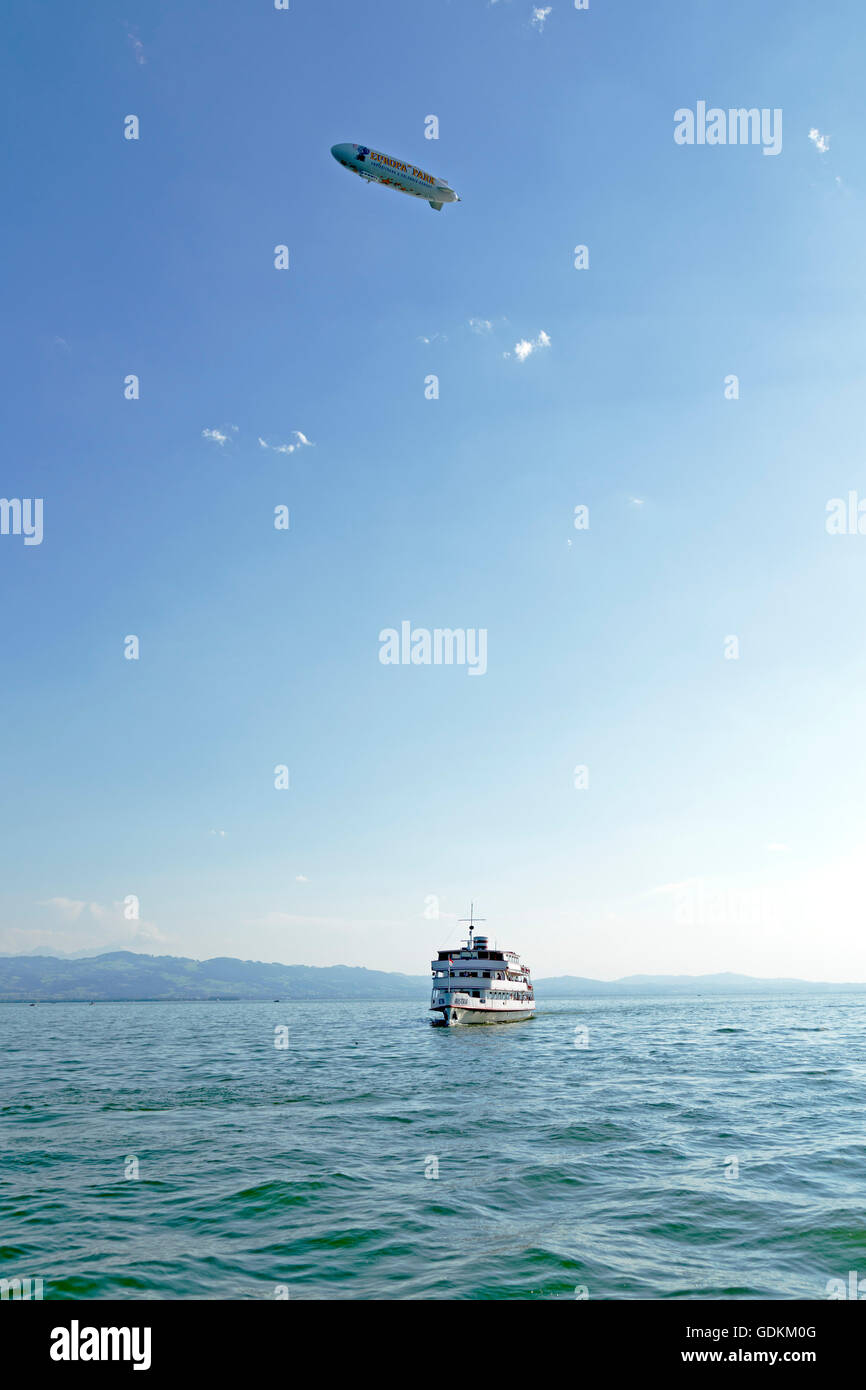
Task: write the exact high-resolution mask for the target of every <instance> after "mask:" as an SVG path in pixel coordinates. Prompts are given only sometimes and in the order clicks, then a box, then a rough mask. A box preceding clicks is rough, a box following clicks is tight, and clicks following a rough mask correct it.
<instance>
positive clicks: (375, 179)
mask: <svg viewBox="0 0 866 1390" xmlns="http://www.w3.org/2000/svg"><path fill="white" fill-rule="evenodd" d="M331 154H332V155H333V156H334V158H335V159H336V161H337V163H338V164H342V166H343V168H344V169H349V170H350V171H351V173H353V174H358V175H360V177H361V178H362V179H367V180H368V182H370V183H383V184H385V185H386V187H388V188H396V189H397V191H398V193H408V194H409V195H410V197H412V198H423V199H424V200H425V202H428V203H429V204H430V206H431V208H435V209H436V211H437V212H441V211H442V207H443V205H444V204H445V203H459V202H460V198H459V197H458V196H457V194H456V193H455V192H454V189H453V188H451V187H450V186H449V185H448V184H447V183H446V182H445V180H444V179H439V178H437V177H436V175H435V174H428V173H427V172H426V170H424V169H419V168H418V167H417V166H416V165H414V164H408V163H406V161H405V160H402V159H392V158H391V156H390V155H387V154H382V153H381V152H380V151H379V150H374V149H371V147H370V146H369V145H332V146H331Z"/></svg>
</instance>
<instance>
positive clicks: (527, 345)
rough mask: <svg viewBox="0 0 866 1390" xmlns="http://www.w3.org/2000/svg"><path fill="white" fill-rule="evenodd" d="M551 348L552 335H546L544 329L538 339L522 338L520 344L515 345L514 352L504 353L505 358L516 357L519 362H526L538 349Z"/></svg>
mask: <svg viewBox="0 0 866 1390" xmlns="http://www.w3.org/2000/svg"><path fill="white" fill-rule="evenodd" d="M545 347H550V335H549V334H547V333H545V331H544V329H543V328H542V330H541V332H540V333H539V335H538V337H537V338H521V339H520V342H519V343H515V344H514V352H513V353H511V352H504V353H503V354H502V356H503V357H512V356H514V357H516V358H517V360H518V362H525V361H526V359H527V357H530V356H531V355H532V353H533V352H535V351H536V350H537V349H538V348H545Z"/></svg>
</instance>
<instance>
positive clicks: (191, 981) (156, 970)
mask: <svg viewBox="0 0 866 1390" xmlns="http://www.w3.org/2000/svg"><path fill="white" fill-rule="evenodd" d="M429 989H430V979H429V977H428V976H426V975H396V974H391V973H389V972H386V971H384V970H365V969H363V968H362V967H360V966H349V965H329V966H314V965H278V964H275V963H271V964H268V963H266V962H264V961H252V960H235V959H234V958H233V957H231V956H217V957H216V958H215V959H213V960H189V959H187V958H186V957H184V956H145V955H139V954H137V953H136V952H133V951H110V952H108V953H107V954H104V955H97V956H88V957H71V956H64V957H59V956H47V955H43V954H37V955H32V956H0V1002H2V1003H13V1002H15V1001H18V1002H28V1003H29V1002H33V1001H35V1002H44V1003H48V1002H58V1003H60V1002H70V1001H73V1002H74V1001H76V1000H78V1001H85V1002H89V1001H90V1000H91V999H94V1000H100V1001H106V1000H132V999H145V1000H184V999H190V1000H192V999H199V1000H201V999H225V1000H229V999H281V1000H297V1001H300V1000H320V1001H324V1000H329V999H330V1000H353V999H357V1000H366V1001H375V1000H377V999H379V1000H401V999H406V1000H422V999H424V998H425V997H426V995H427V993H428V991H429ZM816 990H820V991H823V992H827V993H829V992H839V991H846V992H857V991H864V990H866V984H847V985H834V984H823V983H821V984H817V983H814V982H810V981H808V980H787V979H775V980H761V979H756V978H754V977H752V976H750V975H627V976H625V977H624V978H623V979H621V980H588V979H584V978H583V977H582V976H579V975H558V976H556V977H555V978H552V979H547V980H536V982H535V992H536V995H537V997H538V999H539V1000H544V999H575V998H581V997H583V996H586V995H634V994H691V995H700V994H734V993H735V994H758V993H767V992H773V993H783V992H797V993H800V992H804V991H813V992H814V991H816Z"/></svg>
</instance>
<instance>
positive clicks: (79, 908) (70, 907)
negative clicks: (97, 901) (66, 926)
mask: <svg viewBox="0 0 866 1390" xmlns="http://www.w3.org/2000/svg"><path fill="white" fill-rule="evenodd" d="M38 906H39V907H53V908H54V909H55V910H56V911H57V912H58V913H59V914H60V916H61V917H62V918H63V920H64V921H65V922H74V921H75V920H76V919H77V918H78V917H80V916H81V914H82V912H83V911H84V909H85V908H86V906H87V903H80V902H76V901H75V899H74V898H45V899H43V901H42V902H40V903H39V904H38Z"/></svg>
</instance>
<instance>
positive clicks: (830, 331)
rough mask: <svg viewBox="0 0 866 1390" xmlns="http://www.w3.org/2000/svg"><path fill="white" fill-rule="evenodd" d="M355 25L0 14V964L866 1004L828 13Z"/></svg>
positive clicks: (843, 241) (851, 270) (858, 26)
mask: <svg viewBox="0 0 866 1390" xmlns="http://www.w3.org/2000/svg"><path fill="white" fill-rule="evenodd" d="M373 11H374V14H373V12H371V11H368V9H367V7H361V8H360V9H358V10H357V11H353V15H354V21H355V22H353V23H351V24H347V23H346V22H345V20H346V7H345V5H336V4H334V3H328V0H319V2H318V3H315V4H314V3H312V0H310V3H302V0H298V3H295V0H293V3H292V6H291V9H290V10H289V11H288V12H285V13H276V12H275V11H274V8H273V7H272V6H271V7H268V6H265V5H261V6H257V5H250V6H246V5H244V6H238V5H237V4H236V3H233V2H232V3H229V0H207V3H205V2H204V0H200V2H198V3H194V2H192V0H186V2H185V3H184V4H183V5H181V6H178V5H177V4H175V3H168V0H166V3H151V4H148V5H147V6H138V5H131V6H129V7H127V9H126V10H124V11H122V12H121V10H119V9H118V7H117V6H116V5H114V4H108V3H104V2H103V3H92V4H89V5H88V6H87V7H86V9H84V10H83V11H81V12H78V13H76V15H75V30H76V44H75V45H74V47H73V48H71V47H70V44H69V42H68V33H67V27H68V26H67V23H66V22H65V18H66V17H65V16H61V15H60V14H59V12H58V9H57V7H56V6H55V5H51V4H48V3H35V4H33V5H31V6H29V7H27V10H26V15H27V22H26V23H24V22H21V23H19V24H12V25H11V26H10V31H9V32H8V33H7V42H6V44H5V45H4V48H5V52H4V55H3V58H2V65H3V79H4V80H3V90H4V101H5V104H6V108H7V120H9V121H10V122H11V124H12V126H13V128H14V130H15V139H14V141H13V145H12V149H11V151H10V154H9V164H8V168H7V176H6V184H7V194H8V204H9V207H8V214H7V227H6V230H5V233H4V250H5V260H6V263H7V266H10V267H11V268H12V270H13V275H12V285H11V292H10V293H9V294H7V305H6V316H5V332H4V348H3V366H2V370H3V378H4V385H5V388H6V389H5V392H4V396H5V400H6V404H5V406H4V435H5V437H4V446H5V447H4V455H5V464H4V473H3V481H2V491H3V494H4V496H5V497H6V498H7V499H13V498H18V499H36V498H39V499H41V500H42V512H41V535H39V536H37V534H36V532H35V530H33V531H32V533H31V534H30V535H29V536H28V535H27V534H26V527H25V529H24V531H19V533H18V534H15V527H14V524H12V523H13V522H14V512H12V511H10V512H9V513H8V515H6V514H4V516H5V519H4V528H3V529H4V534H3V535H2V536H0V576H2V584H3V592H4V638H5V640H4V662H3V667H4V671H3V682H2V695H0V699H2V711H3V727H4V732H5V739H4V768H3V792H4V794H3V802H2V811H0V838H2V842H3V846H4V854H3V859H4V871H3V877H2V892H0V907H2V929H0V951H3V952H6V953H14V954H18V953H26V952H30V951H32V950H34V949H41V950H50V951H56V952H57V953H58V954H59V953H70V952H77V951H84V950H97V949H103V950H112V949H131V950H135V951H144V952H152V953H156V954H165V955H186V956H192V957H196V958H205V957H211V956H217V955H233V956H240V957H243V958H245V959H257V960H265V961H280V962H284V963H303V964H307V965H332V964H337V963H345V964H348V965H363V966H367V967H369V968H371V969H377V970H397V971H404V972H406V973H409V974H412V975H421V974H424V973H425V972H426V970H427V967H428V963H429V960H430V957H431V953H433V952H434V951H435V950H437V949H438V948H440V947H444V946H446V945H451V944H454V943H456V942H457V940H458V938H459V936H460V935H461V933H462V930H463V929H462V928H461V927H460V926H459V925H458V920H457V919H459V918H462V917H465V916H466V911H467V909H468V906H469V901H470V899H475V901H476V904H477V911H478V913H479V914H480V915H481V916H482V917H484V918H485V919H486V925H487V929H488V930H489V932H490V934H491V936H493V937H495V938H497V939H499V940H502V941H506V942H509V941H519V943H520V949H521V951H522V952H523V953H524V954H525V956H526V958H527V959H528V960H529V961H530V962H531V965H532V969H533V972H534V974H535V975H536V977H538V976H550V975H557V974H562V973H570V974H576V975H581V976H593V977H597V978H600V979H613V978H615V977H618V976H621V975H627V974H632V973H636V972H646V973H652V974H668V973H675V974H679V973H688V974H697V973H702V972H714V971H729V970H730V971H740V972H744V973H748V974H752V975H761V976H782V975H784V976H798V977H801V978H806V979H812V980H835V981H856V980H866V946H864V938H863V932H862V863H863V857H864V848H866V803H864V799H863V796H862V787H863V781H864V773H866V745H864V741H863V737H862V716H863V708H864V702H863V695H862V691H863V689H864V679H866V661H864V643H863V639H862V588H863V577H864V565H866V539H864V537H863V535H862V534H860V525H859V520H858V519H859V517H860V512H859V507H860V505H861V504H860V502H859V494H858V489H859V490H860V492H862V494H863V496H864V498H866V480H864V468H863V449H864V438H863V436H864V423H863V387H864V382H863V378H864V366H866V363H864V354H866V347H864V341H866V340H864V333H863V326H864V325H863V308H862V305H863V290H864V279H866V276H864V266H863V213H864V190H866V163H864V143H863V139H862V132H863V128H864V117H866V110H864V107H866V89H864V86H863V83H862V80H861V78H862V73H861V68H862V50H863V45H862V40H863V38H864V30H866V12H864V9H863V6H862V4H859V3H855V2H854V0H851V3H848V4H845V3H842V4H834V5H832V6H830V7H829V10H828V9H827V8H826V7H822V6H818V5H815V4H814V3H812V2H811V0H809V2H808V3H806V0H793V3H786V4H784V5H781V4H779V5H776V4H766V5H763V6H755V4H754V3H753V0H733V3H730V4H727V5H724V6H718V5H716V4H714V3H692V4H690V5H688V6H681V5H674V4H667V3H663V4H653V5H644V4H638V3H630V4H628V5H622V4H616V5H606V4H602V3H598V4H596V3H595V0H593V2H592V5H591V7H590V8H589V9H588V10H583V11H578V10H576V9H575V8H574V7H573V6H571V5H569V4H566V3H564V0H561V3H559V4H556V3H554V4H553V5H552V6H550V7H536V6H534V5H532V4H529V3H526V4H524V3H522V0H499V3H487V0H461V3H460V4H459V5H458V4H457V3H452V4H447V3H435V4H430V5H423V6H420V5H412V6H409V5H407V4H406V3H405V0H402V2H398V0H382V2H381V3H378V4H377V5H376V6H375V7H373ZM22 14H23V11H22ZM122 16H126V17H125V18H124V17H122ZM781 17H783V18H784V23H783V24H782V23H781ZM61 20H64V22H60V21H61ZM372 21H374V22H372ZM746 36H747V42H746ZM858 40H859V42H858ZM48 93H50V97H49V96H48V95H47V94H48ZM701 103H704V104H705V105H704V106H703V107H701V108H700V109H702V110H703V109H707V108H715V107H718V108H720V109H721V114H722V115H723V116H724V115H725V114H726V113H727V111H728V110H729V108H739V107H743V106H745V107H750V108H751V107H754V108H757V109H758V110H759V111H761V112H765V113H766V114H767V115H768V117H769V118H770V121H771V124H768V125H767V126H766V127H762V134H761V139H760V141H759V142H757V143H754V142H753V143H750V144H740V145H739V146H734V145H733V143H732V142H729V143H727V144H724V145H723V144H721V143H713V142H712V141H709V142H706V141H705V142H703V143H701V142H700V141H696V143H694V144H689V143H688V142H687V141H685V139H683V140H680V139H678V138H675V133H676V132H677V130H678V129H679V130H680V134H682V133H683V131H684V130H685V125H684V121H683V117H682V116H680V117H679V118H678V114H677V113H681V112H682V111H683V110H686V111H688V112H697V111H698V109H699V105H700V104H701ZM773 113H777V116H778V119H775V118H774V115H773ZM130 116H134V117H135V118H136V121H135V124H134V125H130V123H129V118H130ZM431 134H432V135H433V136H434V137H435V138H429V137H430V136H431ZM764 135H766V136H767V138H766V139H765V138H764ZM361 140H369V141H372V142H374V145H375V147H376V148H379V149H382V150H385V151H387V152H389V153H391V154H395V155H400V156H401V157H402V158H405V159H409V160H412V161H416V162H417V164H418V165H420V166H422V167H423V168H424V169H428V170H430V171H432V172H433V173H434V174H436V175H438V176H441V177H442V178H444V179H447V180H448V181H449V183H450V184H451V185H452V187H453V188H454V189H455V190H457V192H458V193H459V194H460V196H461V198H462V201H461V202H460V203H459V204H457V205H455V206H446V207H445V208H444V209H443V210H442V211H441V212H434V211H432V210H431V209H430V208H428V207H427V206H426V204H425V203H424V202H420V201H417V200H414V199H408V198H405V197H398V196H396V195H393V194H392V193H391V191H390V190H387V189H385V190H383V189H382V188H378V187H375V186H366V185H365V184H363V183H362V182H361V181H360V180H359V179H356V178H352V177H350V176H349V174H348V173H347V172H346V171H345V170H344V169H341V168H340V167H339V166H338V164H337V163H336V162H335V161H334V159H332V158H331V155H330V147H331V146H332V145H333V144H335V143H337V142H341V141H354V142H357V141H361ZM280 248H286V250H285V254H283V253H282V252H281V251H280ZM286 261H287V264H285V262H286ZM23 515H24V517H25V519H26V516H27V511H26V508H25V510H24V512H23ZM32 515H33V513H31V516H32ZM863 525H864V528H866V520H864V522H863ZM852 532H853V533H852ZM403 624H408V625H409V628H408V631H410V632H411V634H412V638H411V641H412V643H413V644H414V647H413V649H414V651H415V653H416V659H413V658H412V656H411V651H407V652H406V653H404V654H405V655H406V660H405V661H403V660H402V659H398V661H397V664H389V663H387V662H386V661H383V659H382V658H383V656H386V655H387V647H386V645H385V644H386V643H387V642H388V641H389V640H390V639H389V638H388V637H387V636H386V635H385V634H387V633H388V631H389V630H393V632H394V633H395V634H397V635H398V636H399V635H401V634H402V632H403V626H402V625H403ZM436 630H449V631H451V632H454V631H459V632H460V633H462V634H465V637H466V644H467V645H466V654H465V660H463V661H462V662H461V661H460V660H459V649H455V650H457V659H455V660H454V661H453V662H451V663H450V664H446V663H445V662H443V663H442V664H435V663H432V662H431V663H429V664H428V663H427V662H426V661H425V660H424V658H423V641H421V640H420V638H418V634H419V633H420V634H421V635H422V636H423V634H424V633H428V634H435V632H436ZM481 634H483V637H482V635H481ZM473 643H474V646H473ZM473 652H474V655H475V658H476V659H475V660H474V661H473V659H472V654H473Z"/></svg>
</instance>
